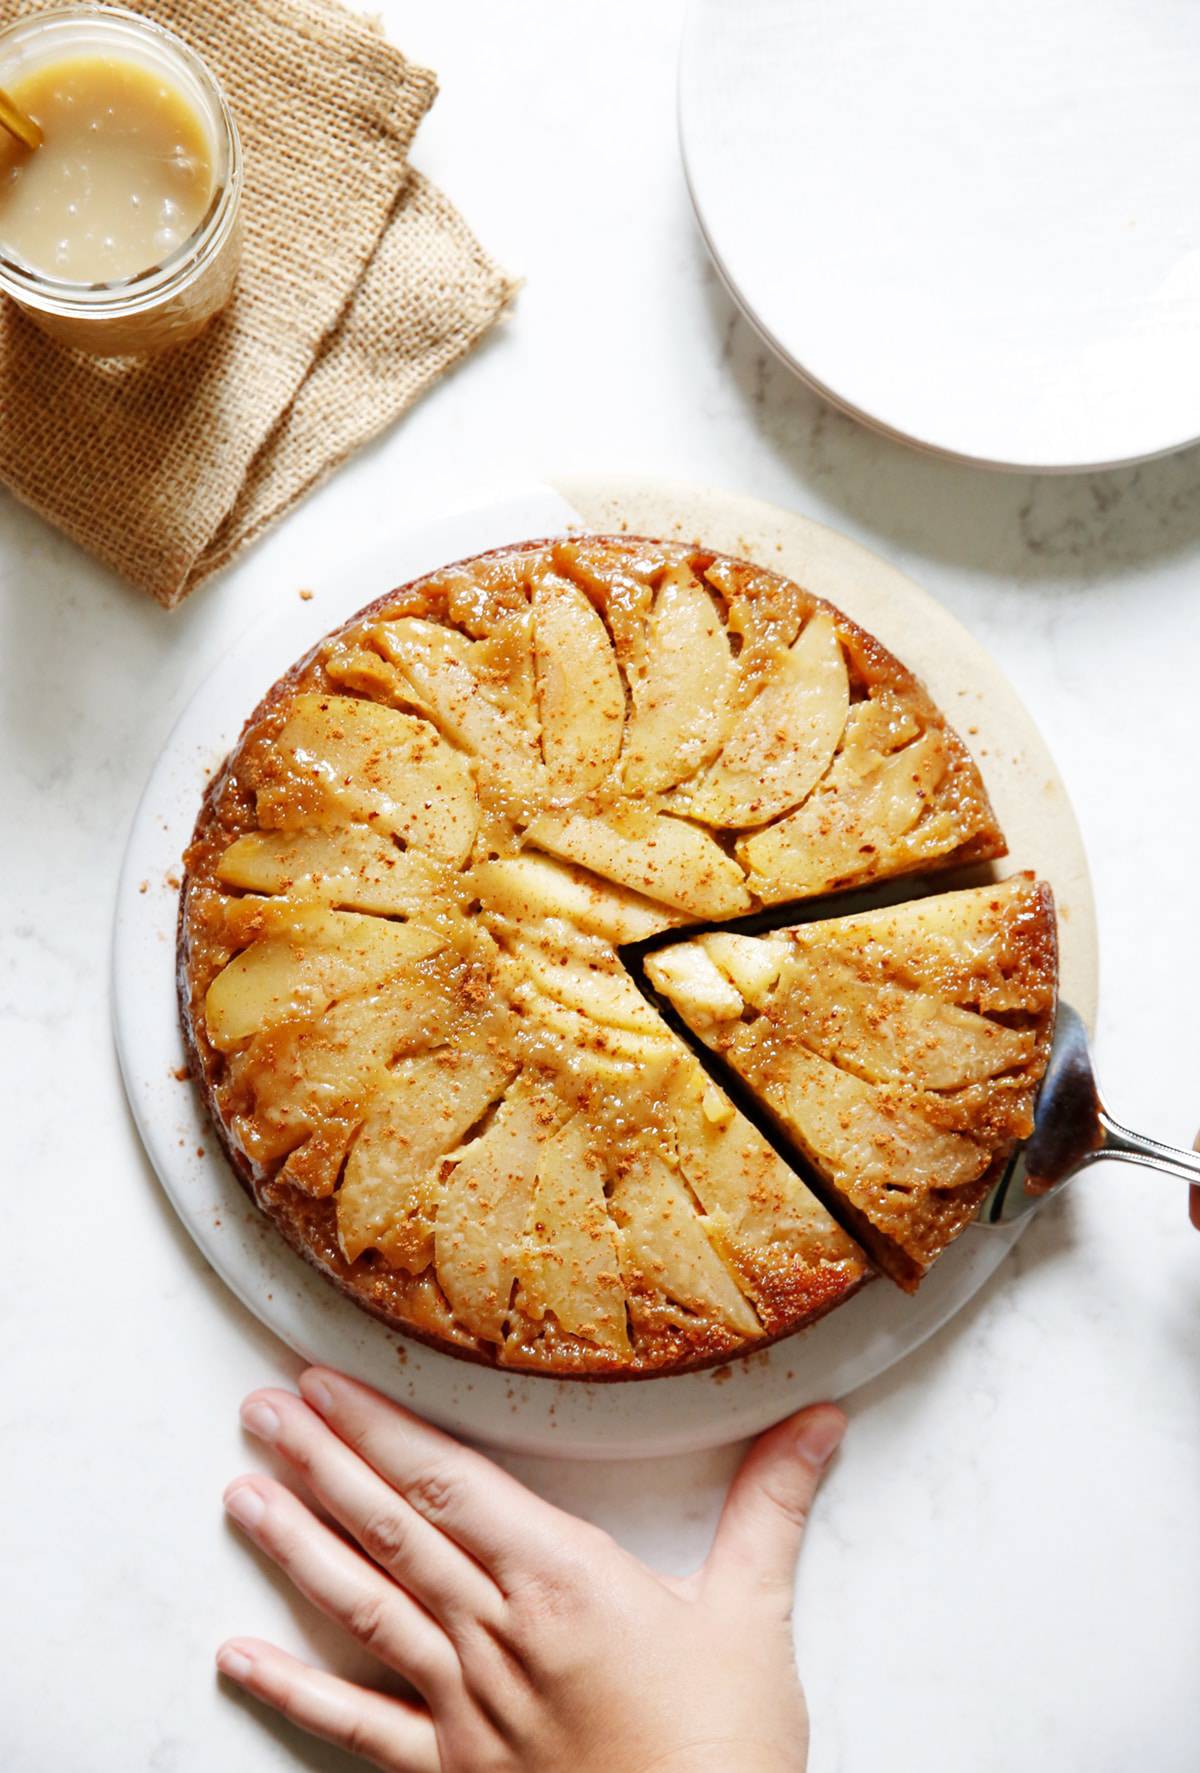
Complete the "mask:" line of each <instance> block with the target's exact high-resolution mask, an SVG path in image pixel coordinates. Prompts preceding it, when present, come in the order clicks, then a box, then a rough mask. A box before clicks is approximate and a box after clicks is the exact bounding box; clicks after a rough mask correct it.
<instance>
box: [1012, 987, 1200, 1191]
mask: <svg viewBox="0 0 1200 1773" xmlns="http://www.w3.org/2000/svg"><path fill="white" fill-rule="evenodd" d="M1106 1157H1115V1158H1120V1159H1122V1160H1123V1161H1124V1162H1125V1163H1131V1164H1144V1165H1145V1166H1146V1168H1147V1169H1151V1170H1163V1171H1165V1172H1166V1174H1167V1175H1168V1176H1178V1177H1180V1178H1181V1179H1182V1180H1183V1181H1185V1182H1196V1183H1200V1152H1196V1151H1181V1150H1179V1149H1177V1148H1176V1147H1175V1146H1174V1145H1164V1144H1163V1143H1162V1141H1161V1140H1160V1139H1148V1138H1147V1137H1146V1136H1145V1135H1144V1134H1142V1133H1131V1132H1130V1130H1129V1128H1128V1127H1123V1126H1122V1125H1121V1124H1120V1122H1119V1121H1116V1120H1114V1119H1113V1117H1112V1115H1111V1114H1110V1113H1109V1112H1108V1110H1107V1108H1105V1106H1104V1103H1103V1102H1102V1101H1101V1098H1100V1091H1099V1089H1098V1088H1097V1085H1096V1079H1095V1076H1094V1074H1093V1072H1092V1059H1091V1054H1090V1053H1089V1052H1088V1038H1087V1030H1086V1028H1085V1027H1084V1025H1083V1019H1082V1017H1081V1016H1080V1015H1079V1014H1078V1012H1077V1011H1075V1010H1073V1009H1072V1008H1071V1006H1070V1004H1066V1003H1060V1004H1059V1006H1058V1015H1057V1018H1056V1020H1055V1024H1054V1044H1053V1046H1052V1048H1051V1051H1050V1063H1049V1065H1048V1066H1047V1067H1046V1075H1045V1077H1044V1078H1043V1080H1042V1087H1041V1090H1040V1091H1039V1092H1038V1099H1037V1107H1036V1110H1035V1120H1034V1129H1033V1132H1032V1133H1031V1134H1030V1136H1029V1138H1028V1139H1026V1141H1025V1143H1024V1144H1023V1145H1021V1146H1019V1147H1018V1149H1017V1151H1016V1152H1015V1153H1014V1155H1013V1157H1012V1158H1011V1159H1010V1161H1009V1163H1008V1164H1007V1166H1006V1168H1005V1170H1004V1172H1003V1174H1002V1175H1001V1176H1000V1177H999V1178H998V1179H997V1181H996V1182H995V1184H994V1185H993V1187H992V1189H991V1190H990V1192H989V1193H988V1195H987V1197H986V1199H985V1200H984V1202H983V1205H982V1206H981V1207H980V1209H979V1213H978V1218H979V1220H980V1222H981V1223H982V1224H984V1225H1010V1224H1011V1223H1012V1221H1013V1220H1014V1219H1020V1218H1021V1217H1022V1216H1023V1215H1024V1214H1025V1213H1028V1212H1031V1211H1032V1209H1033V1208H1034V1207H1037V1206H1040V1205H1041V1203H1042V1202H1043V1201H1044V1200H1047V1199H1049V1197H1050V1196H1051V1195H1053V1194H1057V1193H1058V1191H1059V1189H1060V1188H1063V1187H1065V1185H1066V1184H1067V1183H1068V1182H1069V1181H1070V1180H1071V1178H1072V1176H1077V1175H1078V1174H1079V1172H1080V1170H1084V1169H1086V1168H1087V1167H1088V1166H1089V1164H1094V1163H1100V1162H1101V1161H1102V1159H1104V1158H1106Z"/></svg>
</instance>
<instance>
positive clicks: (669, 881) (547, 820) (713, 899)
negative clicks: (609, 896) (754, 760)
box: [527, 813, 750, 917]
mask: <svg viewBox="0 0 1200 1773" xmlns="http://www.w3.org/2000/svg"><path fill="white" fill-rule="evenodd" d="M527 836H528V837H529V839H530V840H531V842H533V843H535V844H537V845H538V846H539V847H540V848H541V849H544V850H549V851H550V853H551V855H554V856H560V857H562V859H563V860H564V861H567V862H578V863H580V864H581V865H582V866H583V867H585V868H590V869H591V870H592V872H593V873H595V874H600V875H603V876H604V878H605V879H606V880H614V881H616V882H617V884H618V885H619V886H625V887H630V888H631V889H632V890H633V891H634V892H637V893H642V894H644V895H645V897H646V898H648V899H659V900H661V901H662V903H663V904H665V905H671V906H673V907H674V908H675V909H676V910H677V911H690V912H691V913H692V914H693V915H694V916H696V917H732V916H733V915H734V914H735V913H736V912H739V911H745V910H747V909H748V908H749V905H750V895H749V893H748V892H747V891H746V883H745V880H744V879H743V876H742V871H741V869H740V868H739V867H738V865H737V863H736V862H735V861H734V860H733V858H732V857H731V856H727V855H726V854H725V852H724V850H723V849H722V848H721V847H720V845H719V844H718V843H715V842H714V840H713V839H712V838H711V837H710V836H709V835H708V833H707V832H706V831H701V830H700V828H699V826H697V825H689V824H688V823H687V821H686V820H684V819H674V818H672V817H671V816H670V815H669V814H666V813H642V814H638V815H636V816H635V817H633V818H631V819H628V820H626V819H624V818H622V816H621V815H620V814H613V815H610V816H608V817H600V816H598V815H593V814H587V813H574V814H571V815H568V816H567V817H565V818H560V817H558V816H556V815H554V814H551V813H546V814H543V816H542V817H541V818H540V819H536V820H535V821H534V823H533V824H532V825H531V826H530V827H529V830H528V832H527Z"/></svg>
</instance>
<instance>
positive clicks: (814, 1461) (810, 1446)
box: [794, 1410, 846, 1471]
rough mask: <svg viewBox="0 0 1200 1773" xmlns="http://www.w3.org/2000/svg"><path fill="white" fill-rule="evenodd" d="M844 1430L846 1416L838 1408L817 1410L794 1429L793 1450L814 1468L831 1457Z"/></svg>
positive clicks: (818, 1467)
mask: <svg viewBox="0 0 1200 1773" xmlns="http://www.w3.org/2000/svg"><path fill="white" fill-rule="evenodd" d="M845 1432H846V1418H845V1417H844V1416H843V1415H842V1414H841V1412H840V1411H839V1410H819V1411H818V1412H817V1414H816V1415H815V1416H806V1417H805V1419H804V1421H803V1422H802V1423H801V1424H800V1426H799V1428H798V1429H797V1430H796V1439H795V1443H794V1445H795V1450H796V1452H797V1453H798V1454H799V1456H800V1458H801V1459H804V1460H807V1462H808V1464H809V1465H811V1466H812V1467H813V1468H814V1470H816V1471H820V1469H821V1467H822V1466H823V1465H828V1463H829V1461H830V1460H831V1459H832V1458H833V1455H834V1454H835V1453H836V1451H837V1449H838V1447H839V1445H840V1444H841V1439H842V1436H843V1435H844V1434H845Z"/></svg>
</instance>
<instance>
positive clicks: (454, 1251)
mask: <svg viewBox="0 0 1200 1773" xmlns="http://www.w3.org/2000/svg"><path fill="white" fill-rule="evenodd" d="M559 1119H561V1111H560V1110H559V1109H558V1106H557V1104H556V1103H555V1102H554V1101H553V1100H552V1099H551V1098H550V1097H549V1096H547V1095H546V1094H545V1093H544V1092H543V1091H540V1090H538V1089H536V1088H533V1087H529V1086H523V1084H522V1082H521V1081H520V1080H519V1081H518V1083H517V1084H515V1085H513V1086H512V1088H511V1089H510V1090H509V1093H508V1095H507V1096H506V1097H505V1099H504V1101H503V1102H502V1103H501V1105H500V1108H499V1111H498V1112H497V1114H496V1117H495V1119H494V1120H493V1121H492V1124H491V1126H490V1127H489V1128H488V1129H487V1131H486V1132H485V1133H483V1134H482V1135H481V1136H480V1137H479V1138H478V1139H474V1140H472V1142H471V1143H470V1144H469V1145H468V1146H466V1147H465V1149H464V1150H463V1151H462V1152H461V1153H460V1154H459V1155H458V1159H457V1162H456V1163H455V1165H454V1168H453V1169H452V1170H451V1172H450V1174H449V1176H448V1177H447V1178H446V1181H445V1182H444V1183H443V1184H442V1199H441V1205H440V1207H439V1208H438V1214H437V1222H436V1227H435V1232H434V1260H435V1262H436V1264H437V1273H438V1280H439V1281H440V1283H441V1287H442V1291H443V1292H444V1293H445V1295H446V1298H447V1299H448V1300H449V1302H450V1307H451V1309H452V1311H453V1312H454V1314H455V1316H456V1317H457V1318H458V1320H459V1322H460V1323H461V1324H463V1325H465V1327H466V1328H467V1329H468V1330H470V1331H471V1332H472V1334H473V1335H476V1336H482V1337H483V1339H484V1341H485V1342H503V1340H504V1324H505V1320H506V1318H507V1317H508V1313H509V1305H510V1301H511V1298H512V1290H513V1287H514V1285H515V1283H516V1280H517V1273H518V1267H519V1263H520V1252H521V1239H522V1237H523V1235H524V1231H525V1226H526V1222H527V1220H528V1218H529V1210H530V1206H531V1204H532V1201H533V1187H534V1183H535V1181H536V1179H537V1170H538V1163H539V1161H540V1158H541V1154H542V1148H543V1146H544V1144H545V1142H546V1140H547V1139H548V1138H549V1137H550V1136H551V1135H552V1134H553V1132H554V1130H555V1127H556V1125H557V1122H558V1120H559Z"/></svg>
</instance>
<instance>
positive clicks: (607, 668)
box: [533, 572, 625, 796]
mask: <svg viewBox="0 0 1200 1773" xmlns="http://www.w3.org/2000/svg"><path fill="white" fill-rule="evenodd" d="M533 633H534V648H535V656H536V660H537V690H538V707H539V709H540V711H541V723H542V756H543V758H544V760H545V764H546V768H547V770H548V771H549V775H550V791H551V793H552V794H554V795H566V796H572V795H578V794H586V793H587V792H588V791H589V790H590V789H592V788H596V787H598V786H599V784H600V783H601V782H603V781H604V780H605V779H606V778H607V777H608V776H609V775H610V774H611V772H612V769H613V766H614V765H615V763H616V761H617V757H618V755H619V754H620V750H621V735H622V732H623V730H624V726H625V686H624V685H623V684H622V682H621V673H620V671H619V670H618V669H617V661H616V656H615V654H614V653H613V647H612V641H611V640H610V639H609V638H608V630H607V629H606V628H605V626H604V623H603V622H602V621H601V620H600V617H599V616H598V615H597V614H596V611H595V610H594V609H593V607H592V605H591V604H590V603H589V602H588V599H587V598H586V597H585V596H584V594H583V592H582V591H581V590H580V589H579V587H578V586H577V585H573V584H572V583H571V582H570V580H569V579H563V578H560V577H559V575H558V574H557V573H549V572H547V573H540V574H538V576H537V577H536V578H535V580H534V585H533Z"/></svg>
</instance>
